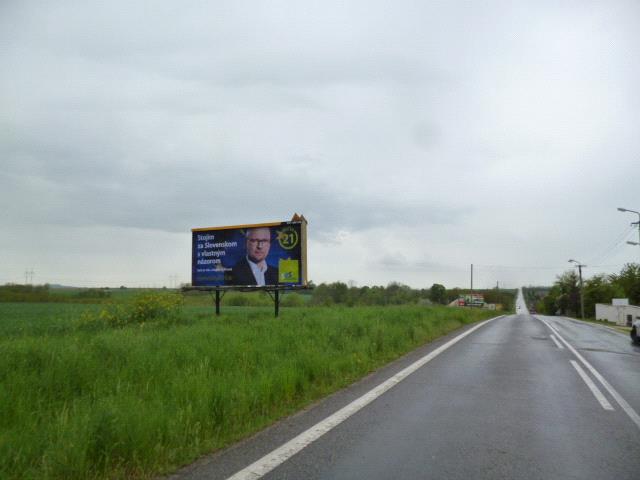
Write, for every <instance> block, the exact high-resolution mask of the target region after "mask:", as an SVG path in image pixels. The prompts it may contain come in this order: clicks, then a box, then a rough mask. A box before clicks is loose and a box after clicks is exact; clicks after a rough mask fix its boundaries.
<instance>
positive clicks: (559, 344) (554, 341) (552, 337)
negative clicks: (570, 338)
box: [549, 334, 564, 350]
mask: <svg viewBox="0 0 640 480" xmlns="http://www.w3.org/2000/svg"><path fill="white" fill-rule="evenodd" d="M549 337H551V340H553V343H555V344H556V347H558V348H559V349H560V350H564V347H563V346H562V344H561V343H560V342H559V341H558V339H557V338H556V337H554V336H553V334H551V335H549Z"/></svg>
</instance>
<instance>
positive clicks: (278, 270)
mask: <svg viewBox="0 0 640 480" xmlns="http://www.w3.org/2000/svg"><path fill="white" fill-rule="evenodd" d="M191 234H192V258H191V284H192V285H193V286H194V287H268V286H306V285H307V265H306V253H307V248H306V247H307V244H306V240H307V238H306V235H307V229H306V221H305V220H304V219H302V220H295V221H290V222H274V223H261V224H253V225H238V226H232V227H210V228H194V229H192V230H191Z"/></svg>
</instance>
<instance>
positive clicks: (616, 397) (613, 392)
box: [536, 317, 640, 428]
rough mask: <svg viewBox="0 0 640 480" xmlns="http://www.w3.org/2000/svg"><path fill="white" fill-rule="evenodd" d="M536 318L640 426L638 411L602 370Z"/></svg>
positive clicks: (639, 426) (547, 324) (546, 323)
mask: <svg viewBox="0 0 640 480" xmlns="http://www.w3.org/2000/svg"><path fill="white" fill-rule="evenodd" d="M536 318H538V320H541V321H542V322H543V323H544V324H545V325H546V326H548V327H549V328H550V329H551V330H553V331H554V332H555V334H556V335H557V337H558V338H559V339H560V340H561V341H562V343H564V344H565V346H566V347H567V348H568V349H569V350H570V351H571V353H573V354H574V355H575V356H576V358H577V359H578V360H580V361H581V362H582V364H583V365H584V366H585V367H587V369H588V370H589V371H590V372H591V374H592V375H593V376H594V377H596V379H597V380H598V381H599V382H600V383H601V384H602V386H603V387H604V388H605V390H606V391H607V392H609V394H610V395H611V396H612V397H613V398H614V400H615V401H616V402H618V405H620V408H622V410H624V412H625V413H626V414H627V415H628V416H629V418H630V419H631V421H633V423H635V424H636V425H637V427H638V428H640V415H638V413H637V412H636V411H635V410H634V409H633V407H632V406H631V405H629V403H628V402H627V401H626V400H625V399H624V398H622V395H620V394H619V393H618V391H617V390H616V389H615V388H613V387H612V386H611V384H610V383H609V382H607V381H606V380H605V379H604V377H603V376H602V375H600V372H598V371H597V370H596V369H595V368H593V365H591V364H590V363H589V362H587V361H586V360H585V358H584V357H583V356H582V355H580V354H579V353H578V351H577V350H576V349H575V348H573V347H572V346H571V345H570V344H569V342H567V341H566V340H565V339H564V338H562V335H560V334H559V333H558V331H557V330H556V329H555V328H553V327H552V326H551V325H549V323H548V322H547V321H546V320H544V319H542V318H539V317H536Z"/></svg>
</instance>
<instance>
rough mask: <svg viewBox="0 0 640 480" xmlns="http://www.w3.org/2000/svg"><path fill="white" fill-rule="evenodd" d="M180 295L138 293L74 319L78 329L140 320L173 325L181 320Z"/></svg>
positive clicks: (104, 326) (138, 322)
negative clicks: (125, 299)
mask: <svg viewBox="0 0 640 480" xmlns="http://www.w3.org/2000/svg"><path fill="white" fill-rule="evenodd" d="M183 304H184V299H183V297H182V295H177V294H175V293H152V292H149V293H142V294H140V295H136V296H135V297H133V298H132V299H131V301H130V302H128V303H125V304H113V303H110V304H107V305H106V306H105V308H103V309H102V310H100V312H98V313H95V312H92V311H87V312H84V313H83V314H82V316H81V317H80V320H79V322H78V327H79V328H81V329H89V330H92V329H96V328H108V327H111V328H121V327H125V326H127V325H135V324H137V325H143V324H144V323H147V322H149V323H155V324H174V323H178V322H179V321H180V320H181V319H182V315H181V313H182V306H183Z"/></svg>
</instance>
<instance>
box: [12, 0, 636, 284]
mask: <svg viewBox="0 0 640 480" xmlns="http://www.w3.org/2000/svg"><path fill="white" fill-rule="evenodd" d="M638 25H640V3H639V2H637V1H628V2H624V1H607V2H604V1H599V2H592V1H588V0H579V1H561V2H558V1H557V0H554V1H541V0H535V1H534V0H531V1H525V2H517V1H504V2H498V1H494V2H485V1H483V2H424V1H414V2H401V1H394V2H372V1H363V2H351V1H350V2H344V1H340V2H331V1H328V0H322V1H317V2H306V1H302V2H291V1H286V2H285V1H281V2H279V1H269V2H241V1H237V0H236V1H230V2H223V1H215V2H207V1H201V2H188V1H185V2H175V1H171V2H168V1H167V2H163V1H149V2H128V1H127V2H120V1H113V0H112V1H108V2H91V1H78V2H66V1H43V2H31V1H12V0H3V1H2V2H0V166H1V167H2V168H0V202H1V205H2V209H1V210H0V212H1V213H0V283H4V282H20V283H22V282H24V278H25V277H24V272H25V270H26V269H33V270H34V272H35V273H34V277H33V280H34V282H35V283H43V282H49V283H61V284H66V285H86V286H102V285H112V286H118V285H122V284H124V285H130V286H146V285H150V286H151V285H156V286H161V285H167V286H169V285H170V283H171V282H172V278H171V277H172V276H173V275H177V278H178V281H179V282H187V281H190V271H191V269H190V262H191V232H190V230H191V228H193V227H208V226H219V225H234V224H241V223H260V222H269V221H280V220H288V219H290V218H291V216H292V214H293V213H294V212H299V213H302V214H304V215H305V217H306V218H307V219H308V220H309V235H310V238H309V277H310V279H313V280H314V281H315V282H316V283H319V282H323V281H324V282H327V281H336V280H342V281H348V280H351V281H353V282H355V283H356V284H358V285H367V284H369V285H371V284H387V283H388V282H391V281H399V282H402V283H406V284H409V285H412V286H415V287H429V286H430V285H431V284H432V283H434V282H438V283H443V284H445V285H446V286H447V287H453V286H468V284H469V278H468V277H469V264H471V263H474V264H475V265H477V267H476V278H475V285H476V286H478V287H491V286H495V284H496V282H500V284H501V285H504V286H509V287H516V286H519V285H527V284H550V283H552V282H553V280H554V278H555V275H557V274H558V273H561V272H562V271H563V270H565V269H568V268H569V267H570V265H569V264H568V263H567V260H568V259H569V258H576V259H578V260H580V261H582V262H585V263H587V264H588V265H589V268H588V269H586V270H585V273H586V274H587V275H590V274H593V273H595V272H598V271H606V272H613V271H617V270H619V269H620V267H621V266H622V264H624V263H625V262H630V261H638V260H639V259H640V249H639V248H638V247H633V246H630V245H627V244H626V243H625V241H626V240H636V241H637V240H638V238H637V230H636V231H635V232H634V231H632V227H631V226H630V225H629V224H630V222H632V221H635V220H637V217H635V216H634V215H632V214H629V213H621V212H618V211H616V207H620V206H621V207H626V208H629V209H634V210H640V134H639V133H640V130H639V128H640V88H638V86H639V85H640V28H638Z"/></svg>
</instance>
